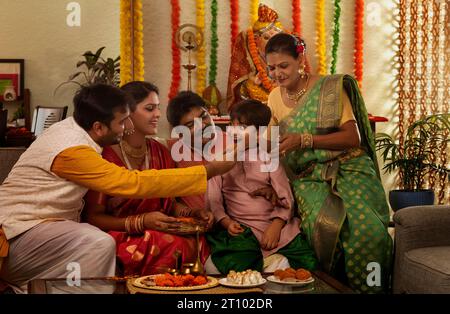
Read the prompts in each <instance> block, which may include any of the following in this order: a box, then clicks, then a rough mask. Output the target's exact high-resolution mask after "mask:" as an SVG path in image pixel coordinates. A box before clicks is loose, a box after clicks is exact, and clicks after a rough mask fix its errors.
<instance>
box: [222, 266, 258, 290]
mask: <svg viewBox="0 0 450 314" xmlns="http://www.w3.org/2000/svg"><path fill="white" fill-rule="evenodd" d="M219 283H220V284H221V285H223V286H227V287H232V288H252V287H258V286H261V285H263V284H265V283H266V279H264V278H263V277H262V276H261V273H260V272H259V271H256V270H251V269H247V270H246V271H242V272H236V271H234V270H230V272H229V273H228V275H227V277H226V278H221V279H220V280H219Z"/></svg>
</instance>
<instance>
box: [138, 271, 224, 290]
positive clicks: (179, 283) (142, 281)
mask: <svg viewBox="0 0 450 314" xmlns="http://www.w3.org/2000/svg"><path fill="white" fill-rule="evenodd" d="M132 284H133V286H135V287H138V288H142V289H149V290H162V291H192V290H201V289H208V288H212V287H215V286H217V285H218V284H219V282H218V280H217V279H216V278H213V277H210V276H204V275H198V276H194V275H191V274H188V275H172V274H169V273H165V274H159V275H150V276H143V277H139V278H137V279H134V280H133V282H132Z"/></svg>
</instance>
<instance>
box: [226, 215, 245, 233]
mask: <svg viewBox="0 0 450 314" xmlns="http://www.w3.org/2000/svg"><path fill="white" fill-rule="evenodd" d="M230 220H231V219H230ZM227 230H228V233H229V234H230V235H231V236H233V237H235V236H237V235H239V234H241V233H242V232H244V228H242V227H241V224H240V223H238V222H237V221H234V220H231V221H230V222H229V223H228V227H227Z"/></svg>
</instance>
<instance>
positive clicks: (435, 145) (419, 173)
mask: <svg viewBox="0 0 450 314" xmlns="http://www.w3.org/2000/svg"><path fill="white" fill-rule="evenodd" d="M449 133H450V114H448V113H447V114H434V115H430V116H427V117H425V118H423V119H420V120H417V121H415V122H414V123H412V124H411V125H410V126H409V127H408V130H407V132H406V134H405V137H404V139H403V147H400V144H399V143H398V141H396V140H394V138H393V137H392V136H390V135H388V134H386V133H377V134H376V137H375V143H376V149H377V151H380V152H381V156H382V157H383V160H384V162H385V165H384V167H383V169H384V170H385V172H388V173H391V172H392V171H394V170H396V169H399V174H400V178H401V183H402V187H403V188H404V189H406V190H414V191H418V190H421V189H423V188H424V182H425V177H426V175H427V174H428V175H439V176H440V177H441V180H448V178H449V177H450V169H448V168H446V165H445V164H440V163H438V162H436V160H437V159H438V158H436V157H437V156H439V155H440V154H441V152H442V151H445V150H446V149H447V147H448V143H449V141H450V138H449Z"/></svg>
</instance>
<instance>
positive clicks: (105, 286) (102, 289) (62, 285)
mask: <svg viewBox="0 0 450 314" xmlns="http://www.w3.org/2000/svg"><path fill="white" fill-rule="evenodd" d="M312 274H313V277H314V279H315V280H314V282H312V283H310V284H307V285H305V286H291V285H284V284H277V283H273V282H270V281H267V283H266V284H264V285H263V286H261V287H259V288H256V289H255V288H252V289H240V288H229V287H223V286H220V285H219V286H216V287H213V288H208V289H203V290H194V291H176V292H173V291H171V292H166V291H158V292H157V293H159V294H161V293H162V294H170V293H176V294H193V293H195V294H242V293H257V294H258V293H260V294H299V293H304V294H338V293H346V294H349V293H354V292H353V291H352V290H351V289H350V288H348V287H346V286H345V285H343V284H342V283H340V282H338V281H337V280H336V279H334V278H332V277H331V276H329V275H327V274H326V273H324V272H322V271H313V272H312ZM269 275H271V274H263V276H264V277H267V276H269ZM214 277H217V278H219V277H223V276H214ZM128 280H129V278H116V277H111V278H84V279H81V280H80V282H79V284H80V285H79V286H78V285H73V284H72V283H70V282H67V281H66V279H65V278H58V279H56V278H55V279H35V280H32V281H30V282H29V283H28V293H31V294H65V293H70V294H77V293H84V294H86V293H101V294H111V293H114V294H129V293H132V294H139V293H155V291H151V290H146V291H145V292H144V291H143V290H140V289H132V288H131V286H130V282H128V285H127V281H128ZM130 288H131V289H130Z"/></svg>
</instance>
